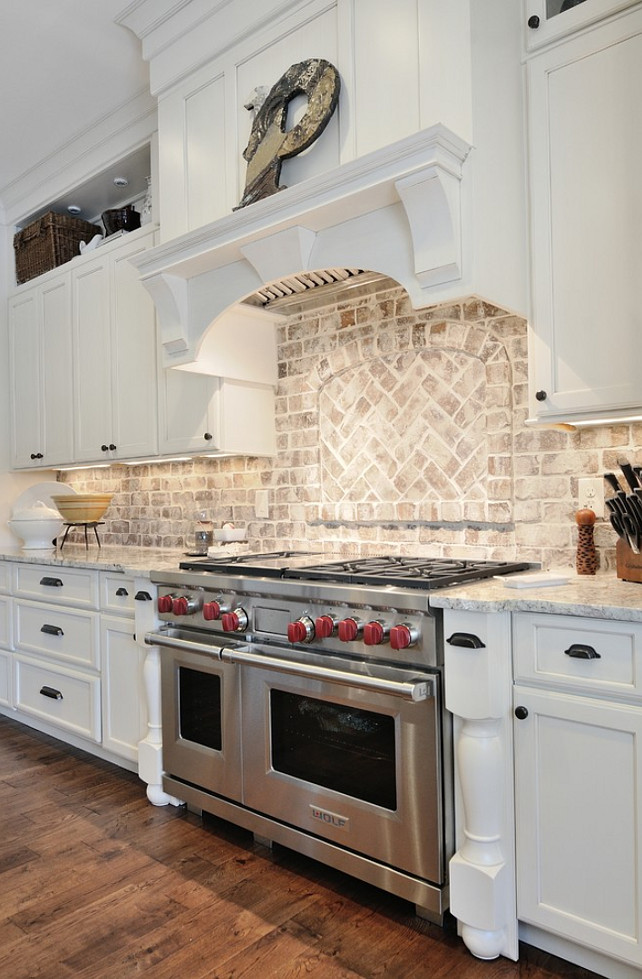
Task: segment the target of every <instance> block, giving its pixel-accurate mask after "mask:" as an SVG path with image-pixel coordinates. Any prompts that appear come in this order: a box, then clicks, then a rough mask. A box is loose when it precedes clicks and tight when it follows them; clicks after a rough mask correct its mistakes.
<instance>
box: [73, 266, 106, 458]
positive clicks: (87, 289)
mask: <svg viewBox="0 0 642 979" xmlns="http://www.w3.org/2000/svg"><path fill="white" fill-rule="evenodd" d="M72 282H73V328H74V354H75V361H74V391H75V411H74V415H75V419H74V420H75V432H74V461H75V462H95V461H96V460H98V459H99V458H100V457H101V455H102V456H104V458H105V461H107V460H108V458H109V444H110V443H111V442H112V434H113V433H112V425H111V412H112V405H111V337H110V312H109V306H110V304H109V298H110V297H109V260H108V257H107V256H106V255H104V254H103V255H101V256H100V257H99V258H96V259H94V261H92V262H87V263H85V264H83V265H82V266H80V267H79V268H77V269H75V270H74V272H73V278H72ZM102 446H104V448H101V447H102Z"/></svg>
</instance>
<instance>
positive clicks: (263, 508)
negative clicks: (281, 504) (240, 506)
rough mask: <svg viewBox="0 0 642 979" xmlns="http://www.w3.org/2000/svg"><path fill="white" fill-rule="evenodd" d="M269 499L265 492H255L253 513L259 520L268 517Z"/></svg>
mask: <svg viewBox="0 0 642 979" xmlns="http://www.w3.org/2000/svg"><path fill="white" fill-rule="evenodd" d="M269 506H270V498H269V494H268V491H267V490H257V491H256V497H255V500H254V512H255V514H256V516H257V518H258V519H259V520H267V517H268V516H269Z"/></svg>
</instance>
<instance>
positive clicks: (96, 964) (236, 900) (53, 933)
mask: <svg viewBox="0 0 642 979" xmlns="http://www.w3.org/2000/svg"><path fill="white" fill-rule="evenodd" d="M0 813H1V817H0V976H3V977H6V979H35V977H39V979H67V977H72V976H73V977H78V979H102V977H104V979H107V977H109V979H124V977H130V976H149V977H150V979H151V977H153V979H204V977H215V979H242V977H243V979H250V977H251V979H267V977H278V979H294V977H307V979H321V977H322V979H359V977H361V979H376V977H392V979H428V977H430V979H433V977H434V979H438V977H451V979H512V977H517V976H520V977H528V979H547V977H551V976H558V977H562V976H563V977H566V979H571V977H573V979H577V977H580V976H582V977H587V976H590V975H593V974H592V973H588V972H586V971H585V970H582V969H578V968H576V967H573V966H568V965H566V964H565V963H563V962H560V961H559V960H558V959H555V958H554V957H553V956H548V955H545V954H543V953H541V952H537V951H535V950H534V949H528V948H524V949H523V952H524V954H523V956H522V958H521V960H520V962H519V963H514V962H510V961H508V960H507V959H498V960H496V961H495V962H479V961H477V960H475V959H474V958H472V957H471V956H470V954H469V953H468V952H467V951H466V949H465V947H464V946H463V944H462V943H461V941H460V940H459V939H458V938H457V936H456V934H455V930H454V927H453V923H452V921H450V922H448V923H447V926H446V927H445V928H444V929H441V928H438V927H436V926H435V925H431V924H429V923H427V922H425V921H421V920H420V919H419V918H417V917H416V916H415V915H414V914H413V911H412V908H411V907H410V906H409V905H408V904H406V903H405V902H403V901H401V900H398V899H397V898H394V897H391V896H390V895H387V894H384V893H383V892H381V891H378V890H376V889H375V888H372V887H370V886H368V885H366V884H362V883H360V882H359V881H355V880H353V879H352V878H350V877H346V876H344V875H343V874H340V873H338V872H335V871H332V870H330V869H329V868H326V867H323V866H322V865H320V864H318V863H315V862H314V861H312V860H309V859H307V858H305V857H301V856H299V855H297V854H295V853H293V852H291V851H288V850H286V849H284V848H280V847H275V848H274V850H270V849H268V848H267V847H264V846H262V845H260V844H257V843H255V842H254V840H253V838H252V836H251V835H250V834H249V833H246V832H244V831H242V830H239V829H237V828H236V827H233V826H230V825H229V824H228V823H224V822H221V821H218V820H215V819H213V818H211V819H210V818H206V819H205V820H204V821H202V820H201V819H200V818H198V817H197V816H195V815H194V814H192V813H188V812H187V811H186V810H184V809H179V810H177V809H175V808H173V807H166V808H156V807H154V806H151V805H150V804H149V803H148V802H147V799H146V797H145V793H144V791H143V785H142V783H141V782H140V781H139V780H138V778H137V777H136V776H135V775H133V774H131V773H130V772H126V771H123V770H122V769H119V768H116V767H114V766H112V765H110V764H108V763H106V762H103V761H101V760H99V759H96V758H93V757H92V756H90V755H87V754H85V753H84V752H82V751H78V750H76V749H73V748H69V747H68V746H66V745H63V744H61V743H60V742H58V741H55V740H54V739H53V738H49V737H47V736H46V735H42V734H39V733H38V732H35V731H32V730H30V729H29V728H25V727H24V726H22V725H19V724H17V723H16V722H14V721H12V720H8V719H6V718H4V717H0Z"/></svg>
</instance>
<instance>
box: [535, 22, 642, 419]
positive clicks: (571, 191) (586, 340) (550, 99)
mask: <svg viewBox="0 0 642 979" xmlns="http://www.w3.org/2000/svg"><path fill="white" fill-rule="evenodd" d="M641 63H642V12H641V11H640V10H637V11H633V12H632V13H631V14H630V15H628V16H627V17H624V18H619V19H617V20H615V21H613V22H610V23H607V24H605V25H604V26H603V27H601V28H600V29H599V30H596V31H594V32H589V33H588V34H584V35H581V36H577V37H573V38H571V39H570V40H569V41H568V42H567V43H566V44H564V45H561V46H559V47H556V48H554V49H551V50H550V51H547V52H545V53H544V54H542V55H539V56H536V57H534V58H532V59H531V61H530V62H529V64H528V69H527V72H528V91H529V132H530V166H531V220H532V233H533V245H532V256H533V259H532V263H533V315H532V324H531V325H532V330H533V344H532V357H533V362H534V363H533V365H532V368H534V372H535V379H536V380H535V385H534V386H535V387H537V388H538V389H541V390H544V391H545V392H546V395H547V397H546V398H545V400H543V401H541V402H538V403H537V414H538V415H539V416H540V417H542V418H546V417H568V418H569V419H571V420H572V418H573V417H574V416H576V415H581V414H582V413H584V415H585V416H586V415H587V413H588V416H589V417H590V415H591V414H592V415H593V416H598V417H599V415H600V413H601V412H608V411H616V410H620V411H621V410H623V409H627V408H628V409H631V410H632V409H635V408H639V407H640V404H641V398H640V386H639V381H638V377H637V364H638V363H639V362H640V359H641V358H642V332H641V331H640V330H639V328H638V325H639V314H638V307H639V300H638V295H637V291H638V290H637V283H638V280H639V275H640V255H641V254H642V192H641V191H640V182H639V178H638V175H637V172H636V168H635V160H637V159H639V158H640V154H641V153H642V130H640V127H639V126H636V125H635V124H634V120H635V119H636V118H637V115H638V114H639V105H640V101H641V100H642V72H640V70H639V65H640V64H641Z"/></svg>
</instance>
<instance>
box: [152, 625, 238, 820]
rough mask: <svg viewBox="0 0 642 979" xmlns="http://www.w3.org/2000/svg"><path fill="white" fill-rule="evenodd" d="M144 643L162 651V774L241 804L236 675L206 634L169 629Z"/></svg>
mask: <svg viewBox="0 0 642 979" xmlns="http://www.w3.org/2000/svg"><path fill="white" fill-rule="evenodd" d="M145 640H146V642H149V643H153V644H155V645H158V646H160V648H161V657H160V659H161V705H162V725H163V769H164V771H165V772H166V774H168V775H174V776H178V777H180V778H181V779H183V780H184V781H187V782H191V783H193V784H194V785H197V786H199V787H201V788H204V789H207V790H208V791H210V792H215V793H216V794H218V795H223V796H226V797H227V798H229V799H234V800H237V801H240V799H241V793H242V785H241V735H240V721H239V718H240V675H239V670H238V669H237V668H236V667H234V666H230V665H228V664H226V663H223V662H221V660H220V655H221V645H220V643H219V642H217V641H216V640H215V637H213V636H212V635H211V634H210V633H204V634H203V635H202V636H200V635H199V633H196V632H194V631H191V630H190V631H187V630H185V631H182V630H180V629H168V630H164V632H163V633H158V634H156V633H150V634H149V635H148V636H146V637H145Z"/></svg>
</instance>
